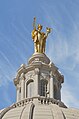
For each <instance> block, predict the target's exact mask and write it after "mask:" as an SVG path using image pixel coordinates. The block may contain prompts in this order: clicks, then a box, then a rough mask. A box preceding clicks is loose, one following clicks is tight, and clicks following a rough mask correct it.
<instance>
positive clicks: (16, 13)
mask: <svg viewBox="0 0 79 119" xmlns="http://www.w3.org/2000/svg"><path fill="white" fill-rule="evenodd" d="M34 17H36V18H37V19H36V22H37V24H39V23H40V24H41V25H43V31H44V32H45V31H46V27H50V28H52V33H51V34H50V35H49V37H48V39H47V42H46V55H47V56H48V57H49V58H50V60H51V62H53V63H54V64H55V65H56V66H57V67H58V68H59V70H60V71H61V73H62V74H63V75H64V84H62V89H61V95H62V101H63V102H64V103H65V104H66V105H67V106H68V107H74V108H79V0H39V1H38V0H0V109H2V108H5V107H7V106H9V105H11V104H13V103H15V102H16V88H15V86H14V83H13V79H14V78H15V76H16V73H17V70H18V68H19V67H20V65H21V64H27V63H28V59H29V58H30V57H31V56H32V54H33V53H34V46H33V41H32V38H31V31H32V29H33V26H32V23H33V18H34Z"/></svg>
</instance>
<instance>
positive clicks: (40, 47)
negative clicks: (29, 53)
mask: <svg viewBox="0 0 79 119" xmlns="http://www.w3.org/2000/svg"><path fill="white" fill-rule="evenodd" d="M42 27H43V26H42V25H41V24H38V26H37V29H36V18H34V22H33V31H32V39H33V42H34V49H35V53H45V46H46V39H47V36H48V34H49V33H50V32H51V28H48V27H47V28H46V33H44V32H41V30H42Z"/></svg>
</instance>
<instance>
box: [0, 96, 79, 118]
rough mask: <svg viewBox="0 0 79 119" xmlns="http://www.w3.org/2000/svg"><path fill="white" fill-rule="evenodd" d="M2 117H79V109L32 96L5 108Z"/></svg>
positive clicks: (0, 115)
mask: <svg viewBox="0 0 79 119" xmlns="http://www.w3.org/2000/svg"><path fill="white" fill-rule="evenodd" d="M0 119H79V110H77V109H73V108H67V107H66V106H65V105H64V104H63V103H62V102H60V101H57V100H54V99H53V100H51V99H46V98H30V99H25V100H22V101H20V102H18V103H15V104H13V105H12V106H10V107H8V108H5V109H4V110H2V111H1V113H0Z"/></svg>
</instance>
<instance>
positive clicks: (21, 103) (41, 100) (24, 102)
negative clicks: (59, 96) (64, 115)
mask: <svg viewBox="0 0 79 119" xmlns="http://www.w3.org/2000/svg"><path fill="white" fill-rule="evenodd" d="M34 101H35V102H36V101H37V102H38V104H56V105H58V106H59V107H64V108H67V107H66V105H65V104H64V103H63V102H61V101H60V100H56V99H53V98H45V97H32V98H26V99H24V100H21V101H19V102H17V103H15V104H13V105H12V107H20V106H24V105H27V104H28V103H29V102H34Z"/></svg>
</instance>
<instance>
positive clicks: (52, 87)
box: [49, 73, 54, 98]
mask: <svg viewBox="0 0 79 119" xmlns="http://www.w3.org/2000/svg"><path fill="white" fill-rule="evenodd" d="M49 94H50V98H54V78H53V75H52V73H51V74H50V92H49Z"/></svg>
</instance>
